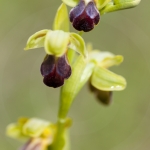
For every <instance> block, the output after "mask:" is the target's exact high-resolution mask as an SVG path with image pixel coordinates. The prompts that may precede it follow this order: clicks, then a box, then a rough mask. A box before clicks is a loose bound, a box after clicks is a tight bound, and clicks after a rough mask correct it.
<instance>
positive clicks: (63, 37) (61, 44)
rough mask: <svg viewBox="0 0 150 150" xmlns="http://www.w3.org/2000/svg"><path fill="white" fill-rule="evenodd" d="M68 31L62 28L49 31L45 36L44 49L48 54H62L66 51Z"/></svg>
mask: <svg viewBox="0 0 150 150" xmlns="http://www.w3.org/2000/svg"><path fill="white" fill-rule="evenodd" d="M69 38H70V37H69V33H67V32H64V31H62V30H56V31H49V32H48V33H47V35H46V38H45V44H44V45H45V51H46V53H47V54H49V55H55V56H57V57H60V56H62V55H63V54H64V53H65V52H66V51H67V46H68V44H69Z"/></svg>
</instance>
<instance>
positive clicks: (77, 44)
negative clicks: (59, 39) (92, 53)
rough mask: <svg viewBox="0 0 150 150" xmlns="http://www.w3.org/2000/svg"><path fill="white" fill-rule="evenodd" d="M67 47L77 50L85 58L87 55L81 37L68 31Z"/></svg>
mask: <svg viewBox="0 0 150 150" xmlns="http://www.w3.org/2000/svg"><path fill="white" fill-rule="evenodd" d="M69 48H71V49H72V50H75V51H76V52H78V53H79V54H81V55H82V56H83V57H85V58H87V56H88V53H87V50H86V47H85V42H84V40H83V38H82V37H81V36H80V35H78V34H76V33H70V45H69Z"/></svg>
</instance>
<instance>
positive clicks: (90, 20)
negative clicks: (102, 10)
mask: <svg viewBox="0 0 150 150" xmlns="http://www.w3.org/2000/svg"><path fill="white" fill-rule="evenodd" d="M99 20H100V14H99V11H98V10H97V8H96V6H95V2H93V1H90V2H89V3H88V4H85V2H84V0H81V1H80V2H79V4H78V5H77V6H76V7H74V8H72V9H71V11H70V21H71V22H72V24H73V27H74V28H75V29H76V30H79V31H84V32H88V31H90V30H92V29H93V28H94V25H97V24H98V22H99Z"/></svg>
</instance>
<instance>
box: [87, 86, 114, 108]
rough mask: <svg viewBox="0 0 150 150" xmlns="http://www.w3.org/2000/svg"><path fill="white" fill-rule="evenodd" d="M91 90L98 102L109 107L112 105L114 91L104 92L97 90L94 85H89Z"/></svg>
mask: <svg viewBox="0 0 150 150" xmlns="http://www.w3.org/2000/svg"><path fill="white" fill-rule="evenodd" d="M89 86H90V90H91V91H92V92H93V93H94V95H95V96H96V98H97V100H98V101H99V102H101V103H103V104H104V105H109V104H111V103H112V94H113V93H112V91H102V90H99V89H97V88H95V87H94V86H93V85H92V84H90V85H89Z"/></svg>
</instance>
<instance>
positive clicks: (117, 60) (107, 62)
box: [100, 55, 123, 68]
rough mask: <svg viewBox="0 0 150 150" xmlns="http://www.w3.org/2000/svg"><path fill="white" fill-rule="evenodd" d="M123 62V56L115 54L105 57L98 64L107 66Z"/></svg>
mask: <svg viewBox="0 0 150 150" xmlns="http://www.w3.org/2000/svg"><path fill="white" fill-rule="evenodd" d="M122 62H123V56H121V55H116V56H113V57H106V58H105V59H104V60H103V61H102V62H101V64H100V66H101V67H104V68H109V67H111V66H114V65H119V64H120V63H122Z"/></svg>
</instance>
